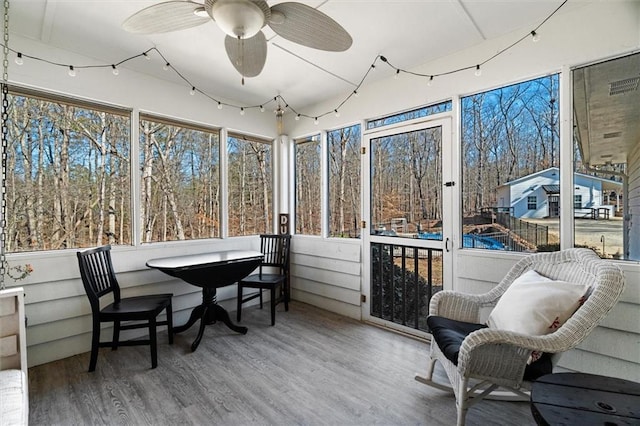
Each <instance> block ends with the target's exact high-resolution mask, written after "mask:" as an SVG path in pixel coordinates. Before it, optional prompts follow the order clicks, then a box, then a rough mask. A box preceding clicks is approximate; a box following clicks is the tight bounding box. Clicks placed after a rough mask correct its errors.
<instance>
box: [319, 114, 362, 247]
mask: <svg viewBox="0 0 640 426" xmlns="http://www.w3.org/2000/svg"><path fill="white" fill-rule="evenodd" d="M327 143H328V155H329V236H330V237H340V238H357V237H359V236H360V156H361V155H360V125H354V126H350V127H345V128H342V129H338V130H333V131H330V132H328V133H327Z"/></svg>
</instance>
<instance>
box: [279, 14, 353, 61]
mask: <svg viewBox="0 0 640 426" xmlns="http://www.w3.org/2000/svg"><path fill="white" fill-rule="evenodd" d="M269 26H270V27H271V28H272V29H273V31H275V32H276V34H278V35H279V36H281V37H284V38H286V39H287V40H289V41H292V42H294V43H298V44H301V45H303V46H307V47H312V48H314V49H319V50H328V51H330V52H343V51H345V50H347V49H348V48H349V47H351V43H352V42H353V40H352V39H351V36H350V35H349V33H348V32H347V31H346V30H345V29H344V28H342V26H341V25H340V24H338V23H337V22H336V21H334V20H333V19H332V18H330V17H329V16H327V15H325V14H324V13H322V12H320V11H319V10H317V9H314V8H312V7H310V6H307V5H306V4H303V3H280V4H276V5H274V6H273V7H272V8H271V19H270V20H269Z"/></svg>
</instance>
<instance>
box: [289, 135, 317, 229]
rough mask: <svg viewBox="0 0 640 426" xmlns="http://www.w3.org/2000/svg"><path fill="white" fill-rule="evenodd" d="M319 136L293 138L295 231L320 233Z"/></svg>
mask: <svg viewBox="0 0 640 426" xmlns="http://www.w3.org/2000/svg"><path fill="white" fill-rule="evenodd" d="M320 148H321V146H320V135H314V136H311V137H308V138H304V139H296V140H295V162H296V165H295V167H296V175H295V176H296V177H295V191H296V200H295V201H296V207H295V209H296V223H295V226H296V234H304V235H320V232H321V230H322V204H321V203H322V200H321V197H322V170H321V159H320V155H321V149H320Z"/></svg>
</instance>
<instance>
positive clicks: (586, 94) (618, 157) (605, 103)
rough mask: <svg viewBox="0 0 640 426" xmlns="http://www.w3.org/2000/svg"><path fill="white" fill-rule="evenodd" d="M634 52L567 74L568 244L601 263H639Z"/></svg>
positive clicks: (637, 65)
mask: <svg viewBox="0 0 640 426" xmlns="http://www.w3.org/2000/svg"><path fill="white" fill-rule="evenodd" d="M638 69H640V53H635V54H633V55H627V56H623V57H620V58H616V59H612V60H608V61H604V62H599V63H595V64H590V65H588V66H585V67H580V68H576V69H575V70H573V71H572V74H573V79H572V80H573V99H574V102H573V109H574V110H573V118H574V123H573V124H574V126H573V129H574V138H573V140H574V145H573V148H574V149H573V152H574V155H573V160H574V161H573V165H574V179H573V181H574V182H573V183H574V199H577V197H578V196H579V194H580V195H582V210H580V211H575V212H574V221H573V225H574V243H575V245H576V246H577V247H589V248H591V249H592V250H594V251H596V252H597V253H598V254H599V255H600V257H602V258H606V259H620V260H634V261H638V260H640V220H638V218H639V217H640V139H639V138H638V133H637V129H638V122H639V121H640V91H638V90H637V89H638V81H639V79H638V72H637V71H638Z"/></svg>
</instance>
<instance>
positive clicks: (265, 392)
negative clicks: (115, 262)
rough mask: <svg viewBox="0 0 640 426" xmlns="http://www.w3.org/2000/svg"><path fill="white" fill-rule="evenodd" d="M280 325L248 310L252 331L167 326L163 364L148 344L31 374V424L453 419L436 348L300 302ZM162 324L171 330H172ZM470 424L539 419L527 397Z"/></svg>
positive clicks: (474, 415) (483, 409) (477, 409)
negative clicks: (435, 367) (437, 372)
mask: <svg viewBox="0 0 640 426" xmlns="http://www.w3.org/2000/svg"><path fill="white" fill-rule="evenodd" d="M279 308H280V310H279V312H278V313H277V317H276V325H275V326H274V327H271V326H270V325H269V318H268V315H269V314H268V310H267V309H265V310H259V309H257V308H255V307H250V308H248V309H246V310H243V318H244V319H243V322H242V324H243V325H245V326H247V327H249V332H248V333H247V334H246V335H244V336H243V335H239V334H236V333H233V332H231V331H230V330H229V329H227V328H226V327H225V326H223V325H222V324H215V325H211V326H208V327H207V329H206V330H205V335H204V337H203V340H202V343H201V344H200V347H199V348H198V350H197V351H196V352H194V353H192V352H191V351H190V349H189V346H190V344H191V342H192V340H193V339H194V337H195V335H196V332H197V327H195V326H194V327H192V328H191V329H190V330H188V331H186V332H184V333H182V334H179V335H176V338H175V343H174V344H173V345H172V346H169V345H168V344H167V337H166V333H164V332H161V333H160V337H159V344H160V346H159V348H158V368H156V369H154V370H151V369H149V366H150V358H149V350H148V347H146V346H140V347H124V348H120V349H118V350H117V351H115V352H113V351H111V350H109V349H101V350H100V355H99V356H98V366H97V369H96V371H95V372H94V373H87V371H86V369H87V366H88V363H89V353H85V354H81V355H77V356H74V357H70V358H66V359H63V360H60V361H55V362H52V363H49V364H45V365H41V366H37V367H33V368H31V369H30V370H29V396H30V404H29V409H30V413H29V418H30V422H29V423H30V424H31V425H89V424H90V425H111V424H131V425H189V424H192V425H201V424H214V425H252V424H258V425H290V424H301V425H352V424H353V425H364V424H366V425H371V424H381V425H404V424H411V425H452V424H455V401H454V399H453V396H450V395H447V394H445V393H443V392H441V391H438V390H436V389H432V388H430V387H428V386H425V385H423V384H420V383H418V382H416V381H415V380H414V379H413V376H414V374H415V373H416V372H420V373H423V372H424V371H425V369H426V366H427V353H428V344H426V343H424V342H420V341H417V340H414V339H411V338H408V337H405V336H402V335H398V334H395V333H392V332H389V331H386V330H383V329H380V328H377V327H373V326H370V325H366V324H363V323H360V322H357V321H354V320H351V319H349V318H345V317H342V316H339V315H336V314H333V313H329V312H327V311H323V310H321V309H318V308H315V307H312V306H309V305H306V304H302V303H298V302H293V303H291V305H290V309H289V312H283V310H282V307H279ZM163 331H164V329H163ZM467 424H468V425H495V424H499V425H533V424H534V422H533V420H532V417H531V413H530V409H529V405H528V403H513V402H496V401H483V402H480V403H479V404H478V405H476V406H474V407H472V408H471V409H470V410H469V413H468V415H467Z"/></svg>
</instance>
